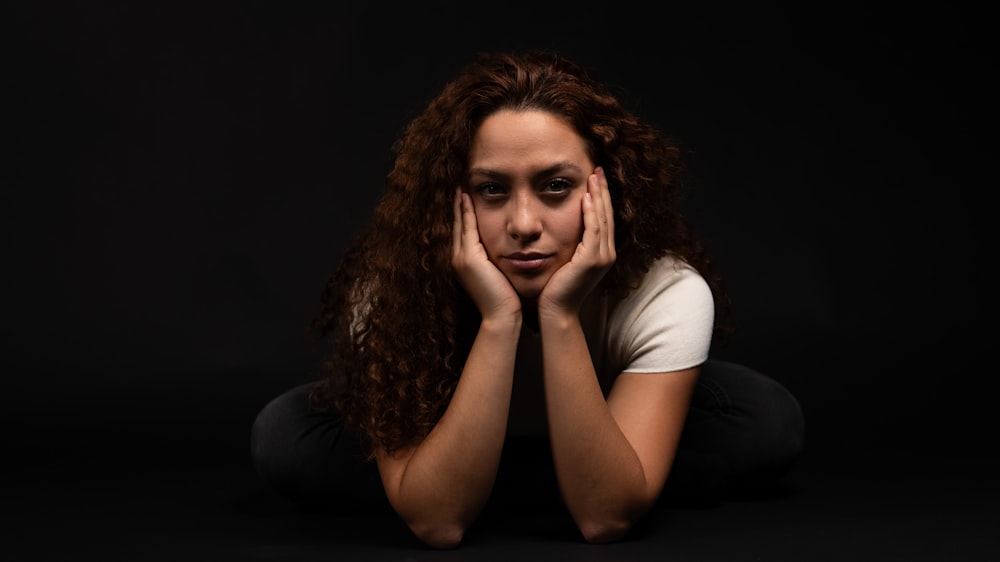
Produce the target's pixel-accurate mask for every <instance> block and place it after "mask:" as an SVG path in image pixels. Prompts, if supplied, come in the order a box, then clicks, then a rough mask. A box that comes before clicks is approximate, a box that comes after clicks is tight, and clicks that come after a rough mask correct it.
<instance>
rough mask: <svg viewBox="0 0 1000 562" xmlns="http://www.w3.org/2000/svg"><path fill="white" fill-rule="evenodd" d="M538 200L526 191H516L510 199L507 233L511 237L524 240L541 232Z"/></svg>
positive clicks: (536, 236)
mask: <svg viewBox="0 0 1000 562" xmlns="http://www.w3.org/2000/svg"><path fill="white" fill-rule="evenodd" d="M540 210H541V209H539V207H538V201H535V199H534V198H533V197H532V196H531V195H530V194H526V193H518V194H517V195H515V196H514V197H512V198H511V199H510V209H509V213H510V215H509V216H508V219H507V233H508V234H510V236H511V238H513V239H515V240H519V241H521V242H526V241H530V240H534V239H536V238H538V237H539V236H540V235H541V233H542V220H541V215H540Z"/></svg>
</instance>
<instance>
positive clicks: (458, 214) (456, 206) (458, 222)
mask: <svg viewBox="0 0 1000 562" xmlns="http://www.w3.org/2000/svg"><path fill="white" fill-rule="evenodd" d="M453 211H454V214H455V220H454V224H452V227H451V256H452V259H454V258H455V257H457V256H458V252H459V250H460V249H461V247H462V231H463V225H462V222H463V221H462V188H460V187H459V188H455V201H454V202H453Z"/></svg>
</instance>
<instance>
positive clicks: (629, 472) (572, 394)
mask: <svg viewBox="0 0 1000 562" xmlns="http://www.w3.org/2000/svg"><path fill="white" fill-rule="evenodd" d="M540 328H541V334H542V355H543V368H544V372H545V400H546V404H547V407H548V421H549V433H550V437H551V441H552V453H553V458H554V462H555V468H556V476H557V478H558V481H559V487H560V490H561V492H562V495H563V498H564V501H565V503H566V506H567V508H568V509H569V511H570V514H571V515H572V516H573V519H574V520H575V521H576V523H577V526H578V527H579V528H580V530H581V532H582V533H583V534H584V536H585V537H586V538H587V540H588V541H591V542H606V541H609V540H615V539H617V538H619V537H620V536H621V535H623V534H624V533H625V532H627V530H628V529H629V528H630V527H631V525H632V524H633V523H634V522H635V521H636V520H637V519H638V517H640V516H641V515H642V513H644V512H645V510H646V509H647V508H648V505H649V502H648V501H647V498H648V493H647V490H648V486H647V482H646V477H645V475H644V472H643V468H642V464H641V463H640V460H639V457H638V456H637V455H636V453H635V451H634V450H633V448H632V446H631V445H630V444H629V442H628V440H627V439H626V437H625V435H624V434H623V433H622V431H621V430H620V429H619V427H618V424H617V423H616V422H615V419H614V418H613V417H612V415H611V411H610V410H609V408H608V405H607V402H606V400H605V398H604V395H603V393H602V391H601V387H600V384H599V383H598V380H597V376H596V374H595V371H594V365H593V363H592V361H591V358H590V353H589V349H588V347H587V342H586V338H585V337H584V334H583V330H582V328H581V326H580V322H579V320H578V318H577V317H576V316H562V317H552V316H548V317H546V316H545V315H542V318H541V326H540Z"/></svg>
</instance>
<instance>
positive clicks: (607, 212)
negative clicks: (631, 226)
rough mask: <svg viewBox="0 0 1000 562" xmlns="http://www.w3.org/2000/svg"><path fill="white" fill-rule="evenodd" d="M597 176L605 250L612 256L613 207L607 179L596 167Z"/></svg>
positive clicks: (613, 235) (602, 170)
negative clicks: (605, 243)
mask: <svg viewBox="0 0 1000 562" xmlns="http://www.w3.org/2000/svg"><path fill="white" fill-rule="evenodd" d="M595 173H596V174H597V176H598V184H599V186H600V189H599V191H600V194H601V197H600V199H601V206H602V207H603V209H602V210H603V217H604V222H603V224H604V225H605V226H604V232H605V235H606V236H605V238H604V240H605V241H606V242H607V250H608V251H609V252H610V253H611V255H612V256H613V255H614V247H615V209H614V205H612V204H611V189H610V187H609V186H608V177H607V175H605V173H604V168H603V167H600V166H598V167H597V169H596V170H595Z"/></svg>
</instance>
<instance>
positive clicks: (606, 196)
mask: <svg viewBox="0 0 1000 562" xmlns="http://www.w3.org/2000/svg"><path fill="white" fill-rule="evenodd" d="M581 206H582V212H583V238H582V239H581V240H580V243H579V244H578V245H577V247H576V252H575V253H574V254H573V257H572V258H570V261H569V262H567V263H566V265H564V266H562V267H561V268H559V270H558V271H556V272H555V273H554V274H553V275H552V278H551V279H549V281H548V283H546V284H545V288H544V289H542V293H541V295H539V297H538V312H539V314H578V313H579V310H580V306H581V304H582V303H583V300H584V298H586V296H587V295H588V294H589V293H590V292H591V291H592V290H593V289H594V287H596V286H597V284H598V283H599V282H600V281H601V279H602V278H603V277H604V274H605V273H607V272H608V270H609V269H611V266H612V265H614V263H615V259H616V257H617V256H616V254H615V214H614V209H613V208H612V207H611V194H610V192H609V191H608V180H607V177H606V176H605V175H604V169H603V168H601V167H600V166H598V167H597V168H596V169H595V170H594V173H593V174H591V175H590V178H589V179H588V180H587V193H586V194H584V196H583V203H582V205H581Z"/></svg>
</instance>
